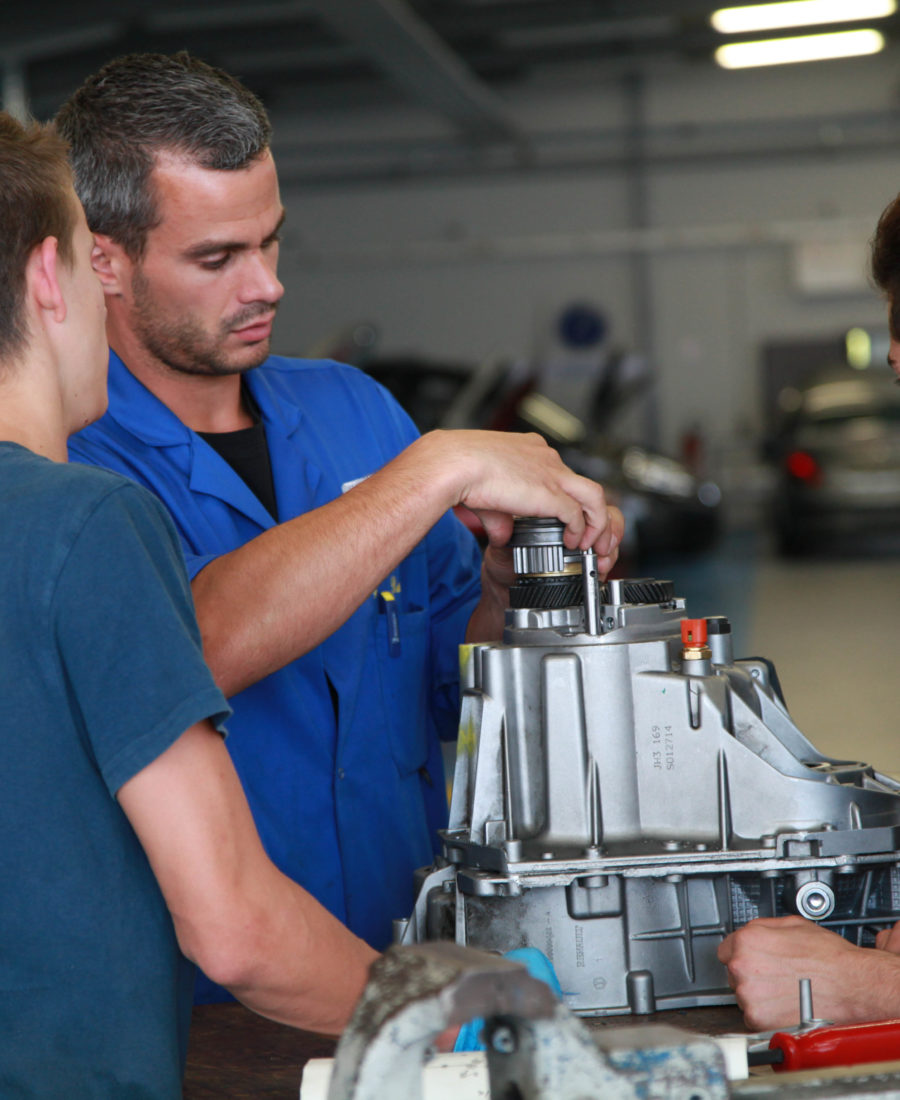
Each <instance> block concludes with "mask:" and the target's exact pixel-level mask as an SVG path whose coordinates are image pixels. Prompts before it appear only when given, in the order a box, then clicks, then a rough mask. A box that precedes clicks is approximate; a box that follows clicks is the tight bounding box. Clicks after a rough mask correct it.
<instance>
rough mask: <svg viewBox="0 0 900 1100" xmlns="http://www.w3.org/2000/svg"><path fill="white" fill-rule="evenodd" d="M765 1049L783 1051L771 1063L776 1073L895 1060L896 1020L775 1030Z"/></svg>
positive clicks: (899, 1032) (899, 1049)
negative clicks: (780, 1057) (799, 1032)
mask: <svg viewBox="0 0 900 1100" xmlns="http://www.w3.org/2000/svg"><path fill="white" fill-rule="evenodd" d="M769 1049H770V1050H780V1051H782V1052H783V1054H784V1061H783V1062H781V1063H780V1064H778V1065H776V1066H775V1070H776V1072H778V1073H781V1072H783V1071H784V1070H791V1069H817V1068H818V1067H819V1066H855V1065H858V1064H859V1063H862V1062H890V1061H895V1060H897V1059H900V1020H877V1021H876V1022H875V1023H871V1024H845V1025H843V1026H841V1027H817V1028H816V1029H815V1030H814V1031H808V1032H806V1033H805V1034H803V1035H791V1034H790V1032H787V1031H776V1033H775V1034H774V1035H773V1036H772V1038H771V1039H770V1040H769Z"/></svg>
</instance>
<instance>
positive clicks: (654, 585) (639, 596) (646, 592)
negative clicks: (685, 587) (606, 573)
mask: <svg viewBox="0 0 900 1100" xmlns="http://www.w3.org/2000/svg"><path fill="white" fill-rule="evenodd" d="M603 587H604V593H603V598H604V599H606V598H607V592H606V591H605V590H606V587H607V586H606V585H604V586H603ZM674 599H675V585H674V584H672V582H671V581H657V580H654V579H653V578H652V577H640V578H638V579H636V580H627V581H625V603H669V601H670V600H674Z"/></svg>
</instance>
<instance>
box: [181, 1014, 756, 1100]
mask: <svg viewBox="0 0 900 1100" xmlns="http://www.w3.org/2000/svg"><path fill="white" fill-rule="evenodd" d="M584 1022H585V1024H587V1026H588V1027H589V1028H592V1029H593V1028H604V1027H629V1026H635V1025H636V1026H646V1025H648V1024H669V1025H671V1026H672V1027H680V1028H684V1029H685V1030H686V1031H699V1032H702V1033H703V1034H705V1035H719V1034H722V1033H723V1032H728V1031H741V1030H742V1029H743V1024H742V1021H741V1014H740V1012H739V1011H738V1009H737V1008H736V1007H734V1006H733V1005H726V1006H720V1007H717V1008H689V1009H683V1010H679V1011H674V1012H657V1013H654V1014H653V1015H651V1016H605V1017H599V1018H591V1019H585V1021H584ZM334 1048H335V1043H334V1042H333V1041H332V1040H330V1039H323V1038H322V1036H320V1035H311V1034H309V1033H308V1032H303V1031H296V1030H295V1029H294V1028H291V1027H285V1026H284V1025H282V1024H275V1023H272V1021H271V1020H264V1019H263V1018H262V1017H261V1016H257V1015H256V1014H255V1013H253V1012H250V1011H249V1009H246V1008H244V1007H243V1005H239V1004H222V1005H202V1006H198V1007H197V1008H195V1009H194V1016H193V1022H192V1024H191V1038H190V1044H189V1046H188V1060H187V1071H186V1073H185V1078H184V1100H222V1097H226V1096H227V1097H228V1100H258V1098H262V1100H269V1098H271V1100H275V1098H277V1100H297V1096H298V1094H299V1091H300V1074H301V1071H302V1069H303V1066H304V1065H305V1064H306V1062H307V1061H308V1059H310V1058H328V1057H330V1056H331V1055H332V1054H334Z"/></svg>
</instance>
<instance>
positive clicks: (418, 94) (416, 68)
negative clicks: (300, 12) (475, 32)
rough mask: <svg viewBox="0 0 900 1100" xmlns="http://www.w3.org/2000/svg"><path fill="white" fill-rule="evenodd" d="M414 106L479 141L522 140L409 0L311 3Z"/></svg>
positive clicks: (324, 0)
mask: <svg viewBox="0 0 900 1100" xmlns="http://www.w3.org/2000/svg"><path fill="white" fill-rule="evenodd" d="M308 3H309V6H310V7H312V8H315V10H316V11H317V12H318V13H319V15H320V16H321V17H322V19H324V20H325V21H326V22H327V23H328V24H330V25H331V27H333V28H334V30H336V31H337V32H338V33H339V34H341V35H343V36H345V37H346V38H348V39H350V40H351V41H352V42H353V44H354V46H355V47H356V48H357V49H358V50H359V51H360V53H361V54H362V55H363V56H365V57H366V58H367V59H368V60H370V61H371V63H372V64H373V65H374V66H376V67H377V68H378V69H379V70H380V71H381V72H382V73H384V74H385V75H386V76H387V77H388V78H389V79H390V80H391V81H392V82H393V83H394V84H395V85H396V86H398V87H399V88H401V89H402V90H403V91H404V92H405V93H406V94H407V95H408V96H409V97H410V98H411V99H412V100H413V101H414V102H415V103H417V104H420V105H422V106H425V107H430V108H431V109H432V110H435V111H437V112H438V113H440V114H442V115H444V116H445V117H447V118H449V119H450V120H451V121H452V122H453V123H454V124H455V125H456V126H458V127H459V128H460V129H461V130H462V131H463V133H464V134H466V135H467V136H468V137H471V138H474V139H476V140H481V141H484V140H488V141H498V140H500V141H521V139H522V135H521V134H520V133H519V131H518V128H517V127H516V125H515V123H514V122H513V120H512V118H511V117H510V115H509V113H508V112H507V110H506V107H505V105H504V104H503V102H502V100H501V99H500V98H499V97H498V96H496V95H495V94H494V93H493V92H492V91H491V89H490V88H488V87H487V86H486V85H485V84H483V83H482V82H481V81H480V80H479V79H478V78H477V76H476V75H475V74H474V73H473V72H472V70H471V69H469V68H468V66H467V65H466V64H465V62H463V61H462V59H461V58H460V57H459V56H458V55H457V54H456V53H454V52H453V50H451V49H450V47H449V46H448V45H447V44H446V43H445V42H444V41H443V40H442V39H441V38H439V37H438V35H437V34H436V33H435V32H434V31H433V30H432V29H431V27H430V26H429V25H428V24H427V23H426V22H424V20H422V19H421V18H419V16H418V15H416V13H415V12H414V11H413V10H412V9H411V8H410V7H409V5H408V4H407V3H405V2H404V0H366V2H365V3H360V0H308Z"/></svg>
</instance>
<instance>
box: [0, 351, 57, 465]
mask: <svg viewBox="0 0 900 1100" xmlns="http://www.w3.org/2000/svg"><path fill="white" fill-rule="evenodd" d="M46 378H47V375H46V373H45V372H43V371H38V370H34V369H33V365H32V364H31V363H29V361H28V360H24V361H18V362H15V363H0V440H2V441H3V442H6V443H18V444H19V445H20V446H22V447H27V448H28V450H29V451H34V453H35V454H39V455H43V456H44V457H45V458H52V459H53V461H54V462H65V461H66V460H67V457H68V451H67V447H66V441H67V439H68V430H67V428H66V424H65V418H64V415H63V409H62V400H61V396H60V394H59V392H58V390H55V389H54V387H53V386H52V385H50V384H49V382H47V381H46Z"/></svg>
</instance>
